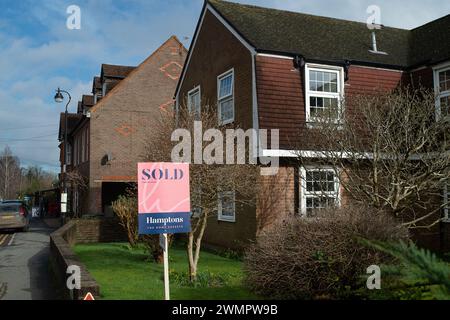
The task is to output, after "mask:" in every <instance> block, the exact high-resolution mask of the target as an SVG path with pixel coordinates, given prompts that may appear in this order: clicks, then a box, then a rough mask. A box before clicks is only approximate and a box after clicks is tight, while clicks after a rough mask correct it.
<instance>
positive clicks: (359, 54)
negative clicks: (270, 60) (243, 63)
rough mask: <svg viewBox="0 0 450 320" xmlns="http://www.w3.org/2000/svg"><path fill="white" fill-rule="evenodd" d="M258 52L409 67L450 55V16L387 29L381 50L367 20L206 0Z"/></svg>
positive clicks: (380, 33)
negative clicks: (374, 44)
mask: <svg viewBox="0 0 450 320" xmlns="http://www.w3.org/2000/svg"><path fill="white" fill-rule="evenodd" d="M207 3H208V4H210V5H211V6H212V7H213V8H214V9H215V10H216V11H217V12H218V13H219V15H221V16H222V18H223V19H224V20H226V21H227V22H228V23H229V24H230V25H231V26H232V27H233V28H234V29H235V30H236V31H237V32H238V33H239V34H240V35H241V36H242V37H243V38H244V39H245V40H246V41H247V42H248V43H249V44H250V45H251V46H253V47H254V48H255V49H256V51H258V52H267V53H279V54H287V55H302V56H304V57H305V58H306V59H310V60H319V61H339V62H341V61H344V60H350V61H352V62H359V63H367V64H378V65H383V66H390V67H393V68H400V69H404V68H408V67H410V66H413V65H415V64H417V63H421V62H422V61H429V62H437V61H441V60H443V59H449V58H450V54H449V53H450V38H449V37H450V32H448V30H450V15H447V16H445V17H443V18H441V19H438V20H435V21H433V22H431V23H429V24H426V25H424V26H422V27H419V28H416V29H414V30H404V29H397V28H390V27H384V26H383V27H382V29H381V30H377V32H376V34H377V43H378V50H379V51H384V52H386V53H388V54H387V55H382V54H374V53H371V52H369V50H371V32H372V31H371V30H369V29H368V28H367V25H366V23H361V22H354V21H347V20H340V19H334V18H327V17H320V16H314V15H309V14H303V13H297V12H290V11H283V10H276V9H269V8H262V7H257V6H251V5H243V4H237V3H232V2H226V1H221V0H207Z"/></svg>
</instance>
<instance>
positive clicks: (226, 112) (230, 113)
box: [220, 98, 234, 122]
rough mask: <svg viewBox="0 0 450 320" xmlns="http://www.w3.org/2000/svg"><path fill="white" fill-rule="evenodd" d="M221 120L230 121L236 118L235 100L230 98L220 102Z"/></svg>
mask: <svg viewBox="0 0 450 320" xmlns="http://www.w3.org/2000/svg"><path fill="white" fill-rule="evenodd" d="M220 118H221V119H220V120H221V121H222V122H223V121H228V120H233V118H234V108H233V98H229V99H226V100H223V101H221V102H220Z"/></svg>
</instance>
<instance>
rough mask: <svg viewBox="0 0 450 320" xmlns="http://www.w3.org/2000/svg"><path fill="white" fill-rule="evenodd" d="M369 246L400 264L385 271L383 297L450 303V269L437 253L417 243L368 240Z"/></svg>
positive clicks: (385, 268) (386, 267) (383, 275)
mask: <svg viewBox="0 0 450 320" xmlns="http://www.w3.org/2000/svg"><path fill="white" fill-rule="evenodd" d="M366 244H368V245H369V246H371V247H373V248H375V249H377V250H379V251H382V252H385V253H387V254H389V255H391V256H392V257H394V258H396V259H397V261H398V263H397V264H395V265H390V266H385V267H383V268H382V277H383V278H382V279H383V283H385V284H386V285H385V286H384V287H383V288H382V294H383V296H382V298H388V299H405V300H406V299H408V300H411V299H414V300H429V299H438V300H450V266H449V264H448V263H447V262H445V261H442V260H440V259H439V258H437V257H436V255H435V254H433V253H431V252H429V251H427V250H424V249H420V248H417V247H416V246H415V245H414V244H413V243H409V244H407V243H404V242H400V243H382V242H378V241H366Z"/></svg>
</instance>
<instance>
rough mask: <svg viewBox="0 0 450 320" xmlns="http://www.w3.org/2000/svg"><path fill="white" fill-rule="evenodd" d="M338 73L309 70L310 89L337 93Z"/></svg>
mask: <svg viewBox="0 0 450 320" xmlns="http://www.w3.org/2000/svg"><path fill="white" fill-rule="evenodd" d="M337 82H338V81H337V73H336V72H326V71H314V70H311V71H310V72H309V89H310V90H311V91H317V92H330V93H337V92H338V86H337Z"/></svg>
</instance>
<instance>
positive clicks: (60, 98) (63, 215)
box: [55, 88, 72, 224]
mask: <svg viewBox="0 0 450 320" xmlns="http://www.w3.org/2000/svg"><path fill="white" fill-rule="evenodd" d="M63 93H65V94H67V96H68V97H69V101H67V104H66V112H65V113H64V165H63V173H64V179H63V189H64V193H65V197H66V200H65V201H66V210H61V218H62V223H63V224H64V223H65V220H66V212H67V183H66V177H67V151H68V146H69V145H68V143H67V126H68V121H67V118H68V112H67V108H68V107H69V104H70V101H71V100H72V97H71V96H70V93H68V92H67V91H65V90H61V89H60V88H58V90H56V94H55V102H56V103H62V102H63V101H64V96H63ZM61 200H63V199H61ZM61 202H62V201H61ZM63 211H64V212H63Z"/></svg>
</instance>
